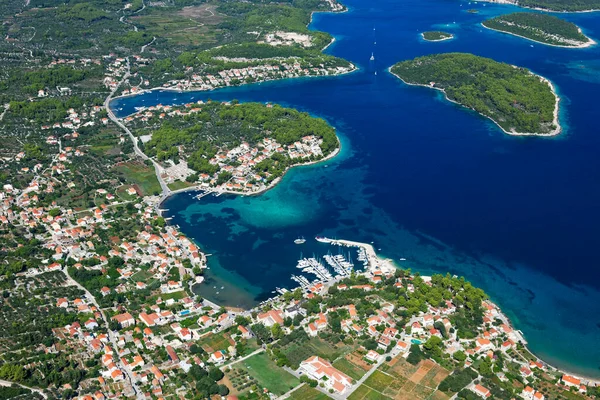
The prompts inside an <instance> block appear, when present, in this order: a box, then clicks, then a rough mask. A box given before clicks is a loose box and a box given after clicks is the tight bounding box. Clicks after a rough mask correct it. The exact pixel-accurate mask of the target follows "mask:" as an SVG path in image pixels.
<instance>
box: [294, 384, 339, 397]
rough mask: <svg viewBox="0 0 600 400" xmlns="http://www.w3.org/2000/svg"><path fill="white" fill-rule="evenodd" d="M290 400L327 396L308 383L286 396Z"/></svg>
mask: <svg viewBox="0 0 600 400" xmlns="http://www.w3.org/2000/svg"><path fill="white" fill-rule="evenodd" d="M288 398H289V399H291V400H328V399H329V397H328V396H327V395H325V394H323V393H321V392H319V391H318V390H317V389H313V388H311V387H310V386H308V385H304V386H302V387H301V388H300V389H298V390H296V391H295V392H294V393H292V394H291V395H290V397H288Z"/></svg>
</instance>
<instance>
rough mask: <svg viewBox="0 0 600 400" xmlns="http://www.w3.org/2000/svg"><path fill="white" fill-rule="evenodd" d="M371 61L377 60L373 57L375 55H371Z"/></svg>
mask: <svg viewBox="0 0 600 400" xmlns="http://www.w3.org/2000/svg"><path fill="white" fill-rule="evenodd" d="M369 60H371V61H374V60H375V56H374V55H373V53H371V58H370V59H369Z"/></svg>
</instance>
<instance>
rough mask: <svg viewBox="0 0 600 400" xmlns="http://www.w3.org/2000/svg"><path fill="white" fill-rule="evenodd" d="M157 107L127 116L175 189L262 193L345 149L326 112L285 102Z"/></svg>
mask: <svg viewBox="0 0 600 400" xmlns="http://www.w3.org/2000/svg"><path fill="white" fill-rule="evenodd" d="M199 103H200V104H198V103H194V104H188V105H186V106H183V107H169V106H160V105H159V106H153V107H149V108H147V109H145V110H142V111H140V112H138V113H136V114H134V115H132V116H129V117H127V118H126V119H125V123H127V124H128V125H129V126H130V127H131V129H132V131H133V132H134V134H136V135H139V136H140V137H141V139H142V140H141V141H142V142H143V143H142V144H140V147H141V148H142V150H143V151H144V152H145V153H146V155H148V156H150V157H152V158H153V159H155V160H156V161H157V162H158V163H160V165H161V166H163V167H164V168H165V170H164V173H163V178H164V179H165V181H166V182H167V183H168V184H170V187H171V188H172V189H180V188H183V187H185V186H186V185H190V186H192V185H193V186H197V185H200V186H201V187H204V188H216V189H217V190H220V191H234V192H241V193H257V192H259V191H262V190H264V189H266V188H267V187H269V185H271V184H272V183H274V181H275V180H276V179H277V178H280V177H281V176H282V175H283V174H284V173H285V171H286V170H287V169H288V168H290V167H292V166H294V165H298V164H304V163H309V162H314V161H318V160H321V159H324V158H326V157H328V156H331V155H333V154H334V152H335V151H336V150H337V149H338V148H339V141H338V138H337V136H336V134H335V130H334V129H333V128H332V127H331V126H330V125H328V124H327V122H325V121H324V120H323V119H321V118H315V117H312V116H310V115H309V114H307V113H303V112H299V111H296V110H293V109H290V108H284V107H281V106H278V105H271V104H267V105H265V104H260V103H243V104H241V103H238V102H237V101H234V102H227V103H220V102H210V101H209V102H206V103H204V102H202V101H201V102H199Z"/></svg>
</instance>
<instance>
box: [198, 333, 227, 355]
mask: <svg viewBox="0 0 600 400" xmlns="http://www.w3.org/2000/svg"><path fill="white" fill-rule="evenodd" d="M232 343H234V341H233V340H231V338H230V337H229V335H228V334H226V333H223V332H221V333H216V334H211V335H208V336H206V337H203V338H202V339H201V340H200V341H199V342H198V345H199V346H200V347H202V349H203V350H204V351H206V352H207V353H209V354H210V353H214V352H215V351H219V350H225V351H226V350H227V348H228V347H229V346H231V345H232Z"/></svg>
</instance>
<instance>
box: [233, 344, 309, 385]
mask: <svg viewBox="0 0 600 400" xmlns="http://www.w3.org/2000/svg"><path fill="white" fill-rule="evenodd" d="M236 366H241V367H242V368H244V369H245V370H246V371H247V373H248V374H249V375H251V376H252V377H254V378H255V379H256V381H257V382H258V384H259V386H261V387H266V388H267V389H268V390H269V391H270V392H272V393H274V394H276V395H282V394H284V393H286V392H288V391H289V390H290V389H292V388H294V387H296V386H298V385H299V384H300V381H299V380H298V379H297V378H296V377H295V376H293V375H291V374H289V373H287V372H286V371H284V370H283V369H281V368H279V367H278V366H277V365H275V363H274V362H273V361H271V360H270V359H269V357H268V356H267V355H266V354H265V353H261V354H257V355H255V356H252V357H250V358H248V359H246V360H244V361H243V362H241V363H238V364H237V365H236Z"/></svg>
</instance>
